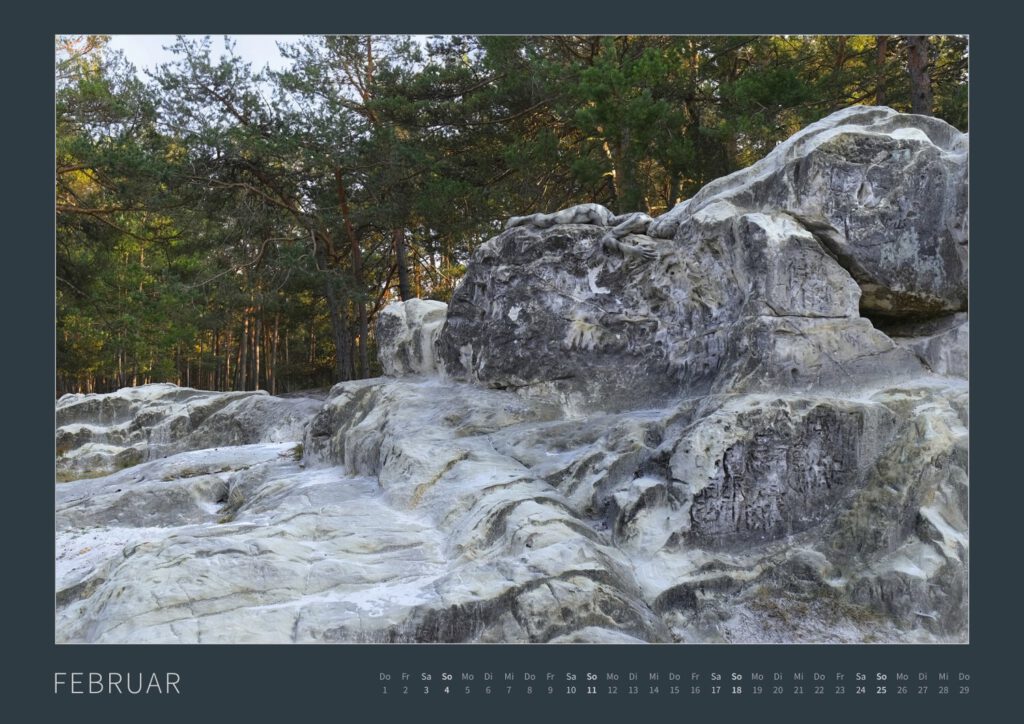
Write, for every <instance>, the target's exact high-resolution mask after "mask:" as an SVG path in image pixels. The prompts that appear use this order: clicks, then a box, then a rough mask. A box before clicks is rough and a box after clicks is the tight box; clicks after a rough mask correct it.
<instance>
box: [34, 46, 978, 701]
mask: <svg viewBox="0 0 1024 724" xmlns="http://www.w3.org/2000/svg"><path fill="white" fill-rule="evenodd" d="M968 61H969V44H968V37H967V36H966V35H953V34H949V35H781V34H780V35H568V34H563V35H499V34H490V35H469V34H461V35H455V34H452V35H393V34H385V35H334V34H324V35H244V34H242V35H235V36H207V35H179V36H173V35H167V36H164V35H131V34H120V35H119V34H112V35H87V34H82V35H56V36H55V63H54V68H55V80H54V112H55V121H54V122H55V136H54V150H55V159H54V169H55V240H54V243H55V247H54V269H55V284H54V289H55V294H56V297H55V300H54V304H55V315H56V317H55V320H56V321H55V345H56V350H55V367H56V369H55V407H54V415H55V436H54V447H55V456H54V460H55V464H54V465H55V469H54V479H55V482H54V505H55V508H54V535H55V539H54V540H55V542H54V555H55V561H54V566H55V568H54V589H53V590H54V633H53V639H54V642H55V644H56V645H57V647H58V648H60V647H62V646H64V645H81V644H98V645H104V644H121V645H124V644H128V645H140V644H147V645H148V644H186V645H198V648H200V649H202V648H203V645H205V644H228V645H253V644H274V645H290V644H303V645H312V644H348V645H352V644H373V645H391V644H412V645H424V644H426V645H430V644H486V645H492V646H484V647H481V648H479V649H475V650H477V651H478V652H483V651H501V650H503V648H507V647H505V645H509V644H530V645H534V644H538V645H539V644H545V645H547V647H540V648H548V647H550V648H551V649H552V650H556V651H562V650H564V649H566V648H569V649H573V648H576V649H580V650H582V651H583V653H582V654H581V655H582V656H583V657H585V656H586V655H587V654H586V651H587V647H585V646H577V645H587V644H589V645H594V644H637V645H640V644H648V645H650V644H654V645H661V646H668V647H669V648H671V649H672V650H673V651H676V650H678V651H684V650H689V649H690V648H692V647H693V646H695V645H696V646H701V647H703V646H705V645H726V646H725V647H724V648H726V649H728V648H731V645H767V644H771V645H786V646H788V645H805V644H821V645H838V646H839V647H840V648H843V647H849V646H851V645H858V644H860V645H864V644H869V645H895V644H899V645H909V646H910V647H911V649H913V648H920V647H921V646H923V645H935V644H956V645H958V646H959V648H963V649H966V648H968V647H967V645H968V644H970V643H971V636H970V617H969V609H970V605H969V604H970V601H969V591H970V578H969V570H970V566H969V539H970V530H969V525H968V521H969V498H970V496H969V482H968V481H969V475H968V472H969V443H968V417H969V415H968V411H969V382H968V372H969V369H968V368H969V354H968V352H969V321H968V317H969V310H968V291H969V283H968V278H969V267H968V256H969V245H968V238H969V203H968V189H969V165H968V161H969V150H968V149H969V143H968V117H969V113H968V85H969V74H968V65H969V63H968ZM385 648H386V646H385ZM592 648H593V647H592ZM634 648H636V647H634ZM639 648H644V647H639ZM718 648H722V647H718ZM877 649H878V647H875V650H877ZM593 650H594V651H605V650H606V649H605V648H604V647H598V648H593ZM616 650H617V651H619V650H621V651H626V650H633V649H621V648H617V649H616ZM702 650H707V649H702ZM772 650H774V649H772ZM869 650H870V649H869ZM240 655H242V656H244V655H245V652H244V651H242V652H241V654H240ZM535 660H536V659H535ZM748 668H749V667H747V668H744V671H745V672H746V671H747V669H748ZM908 670H910V669H908ZM913 671H914V673H913V677H914V682H913V683H914V684H915V686H914V687H913V688H914V689H917V688H918V687H917V686H916V685H917V684H918V683H919V682H918V681H917V675H918V674H917V670H916V669H914V670H913ZM166 673H168V672H163V673H161V674H160V675H159V676H160V678H159V680H158V686H159V688H160V689H161V693H163V694H167V693H170V692H169V691H168V689H169V688H170V687H171V686H172V685H173V684H175V683H176V681H177V680H175V679H172V678H171V677H170V676H167V675H165V674H166ZM387 673H388V676H389V679H384V676H385V673H380V674H379V678H378V672H376V671H374V672H372V673H371V674H368V675H367V681H369V679H370V678H373V679H375V681H374V683H375V684H377V683H379V684H380V685H381V686H380V688H382V689H383V690H384V691H383V692H375V693H377V694H380V695H382V696H387V695H388V694H389V689H388V682H389V681H390V676H391V675H392V672H391V671H390V670H389V672H387ZM520 673H522V672H520ZM135 675H137V672H136V671H135V670H133V673H132V674H131V676H135ZM393 675H394V676H395V677H396V679H397V678H398V677H399V676H400V673H399V672H398V671H397V669H396V670H395V672H394V673H393ZM544 675H545V674H544V673H540V674H539V676H540V677H541V679H539V680H538V683H537V687H538V691H542V690H544V689H545V688H546V687H547V686H548V682H546V681H542V679H543V677H544ZM748 675H749V674H748ZM874 675H875V673H874V672H872V677H874ZM104 676H107V674H106V673H104ZM119 676H120V674H119ZM146 676H148V673H147V674H146ZM419 676H420V674H419V673H416V678H417V682H416V683H417V684H419V683H420V681H419V680H418V679H419ZM687 676H689V674H687ZM789 676H790V672H787V677H789ZM565 677H566V674H565V673H564V672H560V673H559V679H558V681H557V686H558V687H560V691H559V693H561V694H563V695H564V694H565V692H564V691H562V690H565V689H566V686H567V685H566V682H565ZM643 678H644V679H645V681H644V689H645V691H646V689H647V685H648V683H649V682H647V681H646V679H647V675H646V674H644V676H643ZM849 678H850V679H851V680H852V679H853V678H854V676H853V673H852V671H851V673H850V674H849ZM471 680H472V679H471ZM83 681H85V680H83ZM110 681H111V679H110V678H109V677H108V678H105V679H104V687H105V689H106V690H109V688H110ZM117 681H118V682H119V683H120V682H121V681H122V679H121V678H118V679H117ZM468 681H470V680H467V682H463V681H458V682H453V684H452V685H453V686H454V685H455V684H456V683H457V685H458V686H457V688H458V689H459V690H460V692H461V691H462V688H463V686H464V685H465V689H466V692H465V694H466V695H468V694H469V693H470V689H471V685H470V684H469V683H468ZM529 681H530V680H529V679H526V680H525V682H529ZM570 681H572V680H570ZM787 681H788V679H787ZM71 682H72V679H71V677H70V674H68V675H67V677H65V679H58V680H57V681H56V682H55V684H54V687H55V690H57V689H60V688H62V687H63V688H65V689H69V688H70V687H71ZM525 682H524V681H523V680H522V679H521V678H520V679H517V680H516V681H515V685H516V686H519V685H524V686H525ZM581 682H582V685H581V689H583V688H586V682H585V680H583V678H582V675H581ZM432 683H434V684H436V685H438V686H442V685H443V684H442V682H440V681H437V682H432ZM478 683H481V682H479V680H478V679H477V680H474V681H473V683H472V686H476V685H477V684H478ZM503 683H504V682H503ZM662 683H664V684H668V683H669V682H662ZM677 683H678V687H679V688H681V689H682V690H683V692H684V694H690V695H696V694H699V692H693V691H691V686H690V685H691V682H690V681H686V682H677ZM743 683H744V685H745V686H747V689H745V692H747V693H749V684H750V683H751V682H750V681H749V679H748V680H746V681H744V682H743ZM789 683H791V682H789ZM849 683H850V685H849V687H848V688H849V689H850V690H851V691H850V693H851V694H852V693H853V690H854V685H853V683H852V681H851V682H849ZM932 683H933V684H934V683H935V682H934V681H933V682H932ZM956 683H957V684H962V683H963V682H956ZM835 684H836V682H835V681H831V680H830V681H829V682H828V689H829V692H828V693H829V694H832V695H839V692H838V691H835V689H838V688H840V687H839V686H836V685H835ZM870 684H871V688H872V689H873V690H874V689H875V687H876V685H877V684H878V682H877V681H875V680H874V679H872V681H871V682H870ZM892 684H894V682H889V685H892ZM127 685H128V686H141V680H133V679H132V678H130V677H129V678H128V681H127ZM150 685H152V681H150ZM394 685H395V686H396V687H400V686H401V685H402V682H401V681H395V682H394ZM83 686H84V684H83ZM555 686H556V685H555V684H552V689H554V687H555ZM611 686H612V685H611V684H610V683H609V680H606V678H605V673H604V672H603V671H602V673H601V679H600V682H599V684H598V683H595V684H594V688H595V692H593V693H600V694H604V695H606V696H609V695H611V696H614V694H611V693H610V692H609V691H608V689H610V688H611ZM615 686H616V687H617V686H618V685H617V684H616V685H615ZM421 688H422V687H421ZM572 688H574V689H575V686H573V687H572ZM598 688H600V692H597V691H596V689H598ZM622 688H623V689H625V688H626V687H625V686H623V687H622ZM664 688H665V689H666V690H668V688H669V687H668V686H667V685H666V686H665V687H664ZM697 688H699V687H697ZM810 688H812V687H811V686H808V689H810ZM882 688H884V687H882ZM892 688H893V689H895V688H896V687H895V685H892ZM961 688H962V686H961ZM532 691H533V688H532V684H531V693H532ZM510 692H511V685H510ZM55 693H56V691H55ZM423 693H427V692H423ZM550 693H554V691H552V692H550ZM734 693H739V692H734ZM918 693H920V692H918ZM954 693H955V692H954ZM960 693H964V692H960Z"/></svg>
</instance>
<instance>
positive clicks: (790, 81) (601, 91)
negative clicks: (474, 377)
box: [55, 35, 968, 395]
mask: <svg viewBox="0 0 1024 724" xmlns="http://www.w3.org/2000/svg"><path fill="white" fill-rule="evenodd" d="M109 40H110V38H109V37H108V36H98V35H90V36H57V37H56V39H55V60H56V62H55V131H56V134H55V181H56V183H55V190H56V198H55V200H56V206H55V211H56V238H55V267H56V300H55V304H56V349H57V379H56V393H57V395H61V394H64V393H67V392H107V391H111V390H114V389H117V388H120V387H123V386H127V385H135V384H143V383H147V382H157V381H169V382H175V383H177V384H180V385H187V386H191V387H199V388H204V389H211V390H251V389H265V390H268V391H269V392H271V393H273V394H283V393H287V392H293V391H297V390H304V389H309V388H319V387H326V386H329V385H330V384H332V383H334V382H338V381H342V380H349V379H358V378H364V377H372V376H376V375H377V374H379V372H380V370H379V367H378V366H377V362H376V354H375V347H374V338H373V329H374V320H375V317H376V315H377V313H378V312H379V311H380V309H381V308H382V307H383V306H385V305H387V304H388V303H390V302H392V301H395V300H398V299H408V298H412V297H420V298H430V299H439V300H442V301H447V300H448V298H449V296H450V295H451V292H452V290H453V289H454V287H455V284H456V283H457V282H458V280H459V278H460V277H461V275H462V272H463V270H464V268H465V264H466V263H467V261H468V260H469V258H470V256H471V254H472V252H473V250H474V249H475V248H476V247H477V246H479V245H480V244H481V243H483V242H484V241H486V240H487V239H488V238H490V237H491V236H493V235H494V234H496V233H498V232H499V231H500V230H501V228H502V227H503V224H504V221H505V219H507V218H508V217H509V216H513V215H522V214H525V213H530V212H533V211H554V210H557V209H561V208H565V207H567V206H571V205H573V204H576V203H583V202H597V203H601V204H604V205H605V206H608V207H609V208H611V209H612V210H614V211H616V212H618V213H623V212H627V211H645V212H647V213H649V214H651V215H652V216H654V215H657V214H660V213H664V212H665V211H667V210H668V209H670V208H671V207H672V206H674V205H675V204H676V203H678V202H679V201H682V200H684V199H686V198H687V197H689V196H691V195H693V194H694V193H695V192H696V191H697V190H698V189H700V188H701V187H702V186H703V185H704V184H706V183H708V182H709V181H712V180H714V179H715V178H718V177H720V176H724V175H726V174H728V173H731V172H732V171H735V170H737V169H740V168H743V167H745V166H748V165H750V164H751V163H753V162H755V161H757V160H758V159H759V158H761V157H763V156H764V155H765V154H767V153H768V152H769V151H771V149H772V148H774V146H775V145H776V144H777V143H779V142H781V141H782V140H784V139H785V138H787V137H788V136H789V135H791V134H792V133H794V132H795V131H797V130H799V129H800V128H802V127H803V126H805V125H807V124H808V123H811V122H813V121H816V120H818V119H819V118H821V117H823V116H825V115H827V114H829V113H831V112H832V111H835V110H837V109H839V108H843V107H846V106H849V105H852V104H858V103H859V104H878V105H888V106H891V107H893V108H895V109H897V110H900V111H906V112H914V113H923V114H929V115H935V116H938V117H940V118H942V119H944V120H946V121H947V122H949V123H950V124H952V125H954V126H956V127H957V128H958V129H960V130H961V131H967V130H968V127H967V126H968V123H967V121H968V43H967V38H966V37H961V36H749V37H734V36H696V37H693V36H617V37H613V36H544V37H540V36H536V37H533V36H528V37H513V36H435V37H430V38H426V37H409V36H306V37H303V38H301V39H300V40H298V41H296V42H292V43H282V44H281V45H280V46H279V49H280V52H281V55H282V57H283V60H284V62H283V63H282V64H281V67H280V69H278V70H272V69H270V68H269V67H265V68H262V69H259V68H254V67H253V66H252V64H250V63H248V62H246V61H245V60H244V59H243V58H242V57H240V56H239V55H238V54H236V53H235V52H234V51H233V49H232V45H231V43H230V42H229V43H228V44H227V45H228V50H227V52H225V53H223V54H219V53H215V52H214V51H213V50H212V44H211V42H210V40H209V39H207V38H192V37H179V38H178V39H177V41H176V42H175V43H174V44H173V45H172V46H171V47H170V48H169V50H170V52H171V53H172V58H173V59H172V60H171V61H170V62H167V63H164V64H162V65H160V66H159V67H158V68H156V69H154V70H151V71H147V73H146V74H145V75H143V76H140V74H139V73H138V72H137V71H136V69H135V68H134V67H133V66H132V65H131V64H130V63H129V62H128V61H127V60H126V58H125V57H124V55H123V54H122V53H120V52H117V51H115V50H113V49H112V48H111V47H110V46H109Z"/></svg>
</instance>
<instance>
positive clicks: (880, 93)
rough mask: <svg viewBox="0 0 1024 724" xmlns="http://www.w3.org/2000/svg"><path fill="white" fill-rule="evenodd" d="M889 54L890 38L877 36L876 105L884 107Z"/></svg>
mask: <svg viewBox="0 0 1024 724" xmlns="http://www.w3.org/2000/svg"><path fill="white" fill-rule="evenodd" d="M888 53H889V36H888V35H877V36H875V105H877V106H884V105H885V104H886V97H885V57H886V55H888Z"/></svg>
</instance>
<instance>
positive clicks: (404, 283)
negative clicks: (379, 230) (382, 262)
mask: <svg viewBox="0 0 1024 724" xmlns="http://www.w3.org/2000/svg"><path fill="white" fill-rule="evenodd" d="M391 238H392V239H393V240H394V243H395V263H396V264H397V266H398V296H400V297H401V298H402V301H403V302H404V301H407V300H409V299H412V290H411V289H410V287H409V260H408V258H407V255H406V253H405V229H393V230H392V231H391Z"/></svg>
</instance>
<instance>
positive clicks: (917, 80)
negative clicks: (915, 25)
mask: <svg viewBox="0 0 1024 724" xmlns="http://www.w3.org/2000/svg"><path fill="white" fill-rule="evenodd" d="M906 39H907V67H908V69H909V71H910V112H911V113H919V114H921V115H925V116H930V115H931V114H932V81H931V78H930V77H929V76H928V36H926V35H908V36H906Z"/></svg>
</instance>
